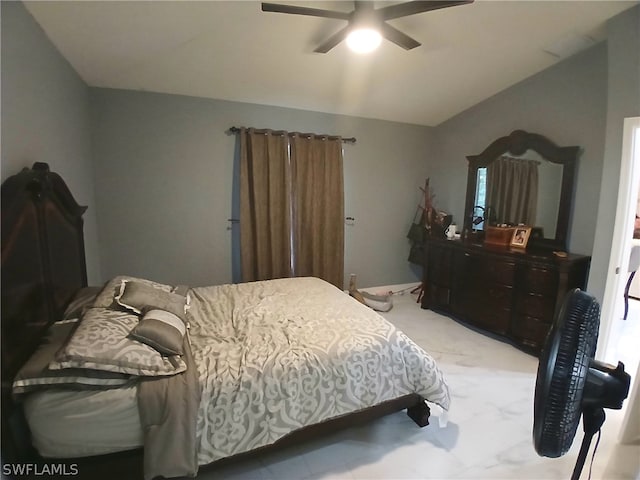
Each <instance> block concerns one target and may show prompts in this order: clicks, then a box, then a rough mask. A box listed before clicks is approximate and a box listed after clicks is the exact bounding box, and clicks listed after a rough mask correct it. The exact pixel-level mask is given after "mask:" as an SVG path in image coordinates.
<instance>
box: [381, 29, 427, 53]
mask: <svg viewBox="0 0 640 480" xmlns="http://www.w3.org/2000/svg"><path fill="white" fill-rule="evenodd" d="M381 28H382V36H383V37H384V38H386V39H387V40H389V41H390V42H392V43H395V44H396V45H398V46H399V47H402V48H404V49H405V50H411V49H412V48H416V47H419V46H420V45H422V44H421V43H420V42H418V41H417V40H414V39H413V38H411V37H410V36H409V35H406V34H404V33H402V32H401V31H400V30H398V29H397V28H393V27H392V26H391V25H389V24H387V23H383V24H382V26H381Z"/></svg>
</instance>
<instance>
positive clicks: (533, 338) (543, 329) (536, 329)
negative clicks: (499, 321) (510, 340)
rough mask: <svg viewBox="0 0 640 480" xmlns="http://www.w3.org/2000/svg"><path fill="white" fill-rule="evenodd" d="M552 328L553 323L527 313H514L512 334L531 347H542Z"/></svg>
mask: <svg viewBox="0 0 640 480" xmlns="http://www.w3.org/2000/svg"><path fill="white" fill-rule="evenodd" d="M549 330H551V324H550V323H547V322H543V321H541V320H540V319H538V318H533V317H529V316H527V315H518V314H516V315H514V318H513V322H512V324H511V335H512V336H513V337H514V339H515V340H516V341H519V342H521V343H523V344H525V345H528V346H530V347H536V348H541V347H543V346H544V342H545V341H546V339H547V335H548V333H549Z"/></svg>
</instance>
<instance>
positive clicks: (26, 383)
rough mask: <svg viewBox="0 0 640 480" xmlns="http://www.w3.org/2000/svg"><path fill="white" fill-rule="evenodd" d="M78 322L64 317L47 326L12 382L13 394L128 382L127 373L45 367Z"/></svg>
mask: <svg viewBox="0 0 640 480" xmlns="http://www.w3.org/2000/svg"><path fill="white" fill-rule="evenodd" d="M77 322H78V319H77V318H76V319H73V320H64V321H61V322H58V323H54V324H53V325H52V326H51V327H50V328H49V330H48V331H47V334H46V335H45V337H44V339H43V341H42V343H41V344H40V346H39V347H38V349H37V350H36V351H35V352H34V354H33V355H32V356H31V357H30V358H29V360H27V362H26V363H25V364H24V365H23V366H22V368H21V369H20V370H19V371H18V373H17V375H16V377H15V379H14V381H13V394H14V395H16V396H17V395H21V394H24V393H29V392H33V391H36V390H44V389H49V388H52V387H56V388H68V389H74V390H85V389H106V388H116V387H121V386H123V385H126V384H127V383H129V382H130V381H131V380H130V379H131V377H130V375H125V374H122V373H113V372H105V371H101V370H89V369H79V368H68V369H65V370H49V369H48V365H49V363H50V362H51V361H53V360H54V359H55V356H56V352H58V350H60V348H62V346H63V345H64V344H65V343H66V342H67V340H68V338H69V337H70V336H71V334H72V332H73V330H74V328H75V327H76V325H77Z"/></svg>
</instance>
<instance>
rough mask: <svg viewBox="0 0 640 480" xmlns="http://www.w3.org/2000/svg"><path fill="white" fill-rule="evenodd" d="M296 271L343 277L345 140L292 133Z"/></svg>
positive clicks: (340, 284)
mask: <svg viewBox="0 0 640 480" xmlns="http://www.w3.org/2000/svg"><path fill="white" fill-rule="evenodd" d="M291 165H292V177H293V182H292V185H293V198H294V201H293V205H294V207H293V212H294V213H293V218H294V220H293V223H294V245H295V248H294V272H295V275H296V276H300V277H306V276H314V277H319V278H322V279H323V280H326V281H327V282H330V283H332V284H334V285H335V286H337V287H338V288H342V287H343V282H344V220H343V219H344V186H343V183H344V180H343V169H342V140H341V139H339V138H331V139H328V138H326V137H319V136H311V137H309V136H306V135H305V136H301V135H298V134H294V135H293V138H292V141H291Z"/></svg>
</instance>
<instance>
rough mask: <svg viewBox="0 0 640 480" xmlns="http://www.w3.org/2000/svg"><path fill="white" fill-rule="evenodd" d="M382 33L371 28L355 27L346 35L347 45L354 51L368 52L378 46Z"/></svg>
mask: <svg viewBox="0 0 640 480" xmlns="http://www.w3.org/2000/svg"><path fill="white" fill-rule="evenodd" d="M381 42H382V35H380V32H379V31H377V30H375V29H373V28H357V29H354V30H352V31H351V33H349V35H348V36H347V46H348V47H349V48H350V49H351V50H353V51H354V52H356V53H369V52H372V51H374V50H375V49H376V48H378V47H379V46H380V43H381Z"/></svg>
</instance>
